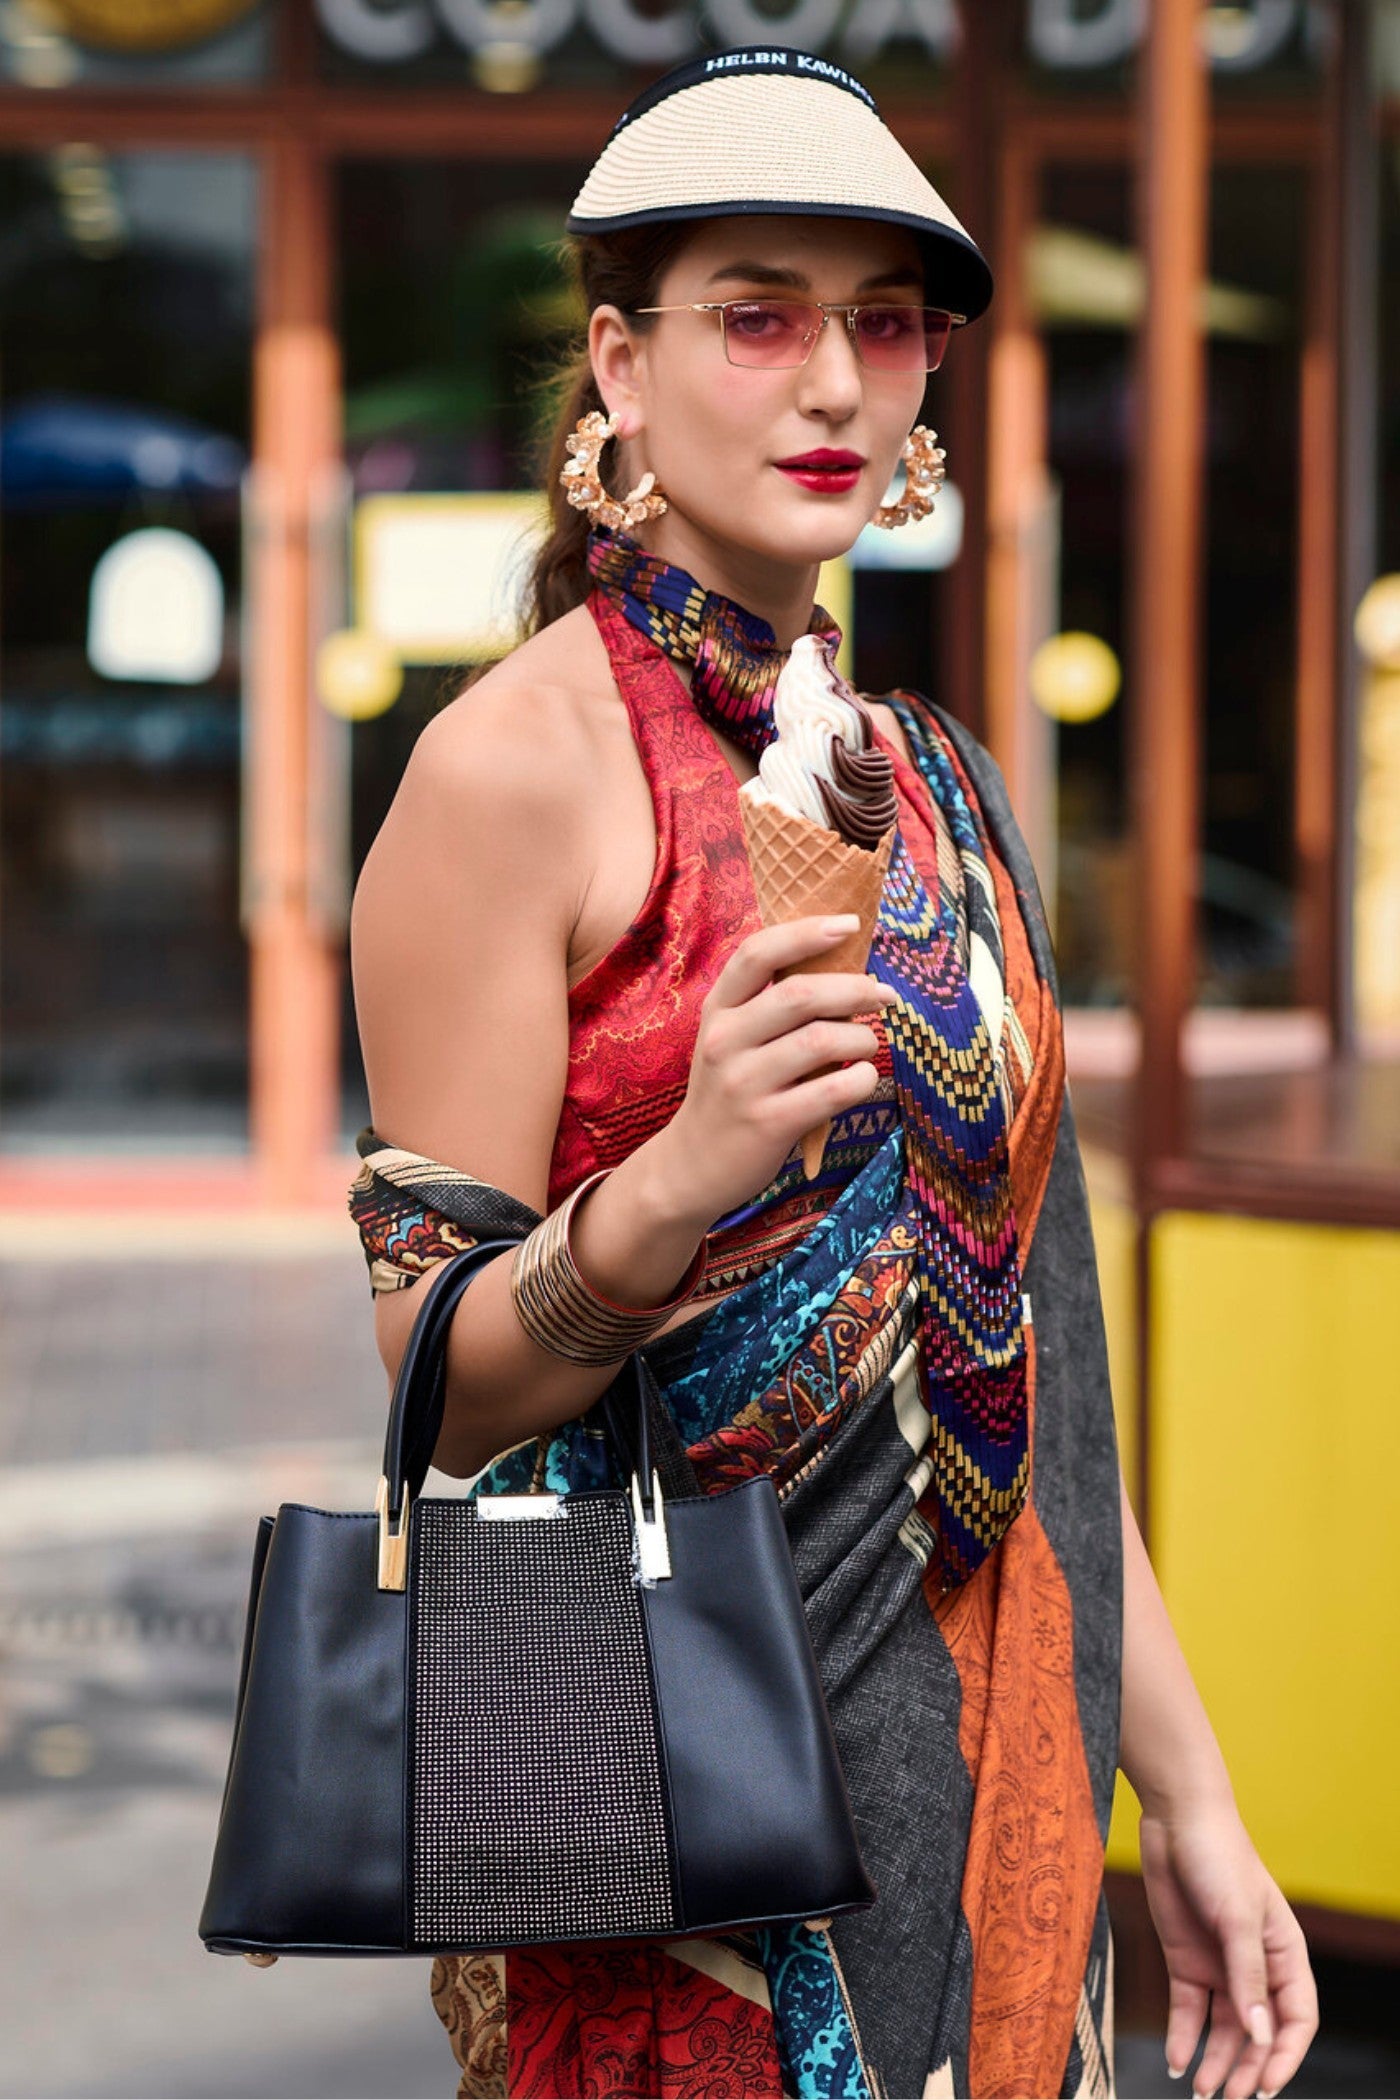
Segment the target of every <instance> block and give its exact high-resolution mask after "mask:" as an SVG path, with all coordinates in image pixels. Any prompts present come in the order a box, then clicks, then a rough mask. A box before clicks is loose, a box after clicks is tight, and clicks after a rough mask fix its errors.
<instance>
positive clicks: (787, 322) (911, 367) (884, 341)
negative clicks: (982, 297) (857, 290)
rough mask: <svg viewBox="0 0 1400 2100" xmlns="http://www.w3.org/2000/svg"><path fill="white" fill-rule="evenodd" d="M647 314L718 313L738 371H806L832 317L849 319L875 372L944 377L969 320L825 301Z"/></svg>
mask: <svg viewBox="0 0 1400 2100" xmlns="http://www.w3.org/2000/svg"><path fill="white" fill-rule="evenodd" d="M632 311H633V312H634V313H639V314H687V313H689V314H718V315H719V325H720V334H721V337H722V338H723V342H724V354H725V356H726V357H727V358H728V360H729V362H730V364H731V365H753V366H759V367H762V368H765V369H767V370H770V371H772V370H776V369H779V368H784V367H788V366H792V365H805V364H806V362H807V360H808V358H809V357H810V356H811V354H812V349H813V346H814V344H815V343H816V340H817V337H818V336H819V335H820V334H821V332H822V329H823V328H824V327H825V326H826V323H827V321H828V319H829V318H830V316H831V315H832V314H844V315H845V317H846V328H847V332H848V333H849V335H850V338H851V342H852V343H853V345H854V346H855V353H856V356H857V357H858V358H859V359H860V361H861V363H862V364H863V365H865V366H866V367H868V369H869V370H871V371H873V372H936V371H937V370H938V367H939V365H940V364H941V363H942V362H943V352H944V351H945V350H946V349H947V347H948V337H949V336H950V335H951V333H952V331H953V329H954V328H960V327H962V326H963V325H964V324H965V322H966V320H967V315H966V314H950V313H945V312H944V310H943V308H942V307H941V306H832V305H828V304H827V303H826V302H825V301H824V300H819V301H814V302H812V303H811V304H808V303H807V302H806V301H804V300H798V299H722V300H717V299H711V300H694V301H692V302H691V303H690V304H689V305H686V306H638V307H634V308H633V309H632Z"/></svg>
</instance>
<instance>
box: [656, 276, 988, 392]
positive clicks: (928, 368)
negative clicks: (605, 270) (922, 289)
mask: <svg viewBox="0 0 1400 2100" xmlns="http://www.w3.org/2000/svg"><path fill="white" fill-rule="evenodd" d="M893 303H895V302H892V301H891V300H889V299H860V300H857V301H855V302H854V303H852V304H837V303H835V302H833V301H831V300H827V299H765V298H763V297H762V296H761V295H760V296H758V297H754V298H748V299H691V300H688V301H685V302H684V303H683V304H681V305H679V306H634V307H633V308H632V309H631V311H632V312H633V313H637V314H718V315H719V317H720V323H719V333H720V341H721V342H722V343H723V345H724V355H725V358H726V360H727V362H728V363H730V364H734V363H735V360H734V359H733V358H732V357H730V355H729V330H728V328H727V326H726V324H725V320H724V313H725V309H726V307H730V306H805V307H807V308H808V309H809V311H810V309H811V308H812V307H816V308H818V309H819V311H820V313H821V320H820V321H819V322H818V324H817V326H816V327H815V328H814V329H813V330H812V333H811V335H810V336H809V337H808V338H807V344H806V348H805V349H804V351H803V353H802V355H801V357H799V358H798V360H797V363H796V364H795V365H740V366H739V368H738V369H739V370H740V371H749V372H762V371H768V372H800V371H801V369H802V367H803V365H805V364H806V363H807V361H808V360H809V358H810V357H811V355H812V352H813V350H815V348H816V346H817V338H818V337H819V336H820V334H821V332H822V330H823V328H825V326H826V324H827V322H828V321H829V320H830V318H831V316H832V315H833V314H844V315H845V316H846V333H847V335H848V336H849V337H850V339H851V348H852V349H853V350H854V351H855V354H856V359H857V362H858V363H859V364H860V365H861V367H862V369H863V370H865V371H867V372H871V371H876V372H878V371H880V370H882V369H884V368H883V367H881V366H879V365H867V364H866V362H865V359H864V358H863V357H862V356H861V354H860V339H859V337H858V336H857V335H856V328H855V316H856V315H857V314H859V313H878V312H883V311H884V310H886V309H887V308H888V307H890V306H891V305H892V304H893ZM913 311H914V312H916V313H931V314H947V316H948V319H949V321H950V322H951V323H952V327H950V328H949V330H948V336H949V339H951V337H952V333H953V329H954V328H965V327H966V326H967V315H966V314H955V313H953V312H951V311H950V310H949V308H948V307H946V306H918V307H915V308H914V309H913ZM947 347H948V345H947V343H946V342H945V343H944V345H943V348H944V350H945V351H946V349H947ZM942 362H943V359H942V357H940V358H939V360H938V364H936V365H925V366H924V371H925V374H927V373H929V372H936V371H937V370H938V369H939V366H941V364H942ZM914 369H915V368H914V367H913V366H912V365H911V367H910V370H911V371H912V370H914Z"/></svg>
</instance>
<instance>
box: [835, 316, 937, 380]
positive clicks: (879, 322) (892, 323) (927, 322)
mask: <svg viewBox="0 0 1400 2100" xmlns="http://www.w3.org/2000/svg"><path fill="white" fill-rule="evenodd" d="M952 326H953V318H952V315H951V314H946V313H944V312H942V311H941V309H940V308H938V307H936V306H866V307H862V309H861V311H860V312H859V313H858V314H857V316H856V338H857V341H858V342H859V344H860V354H861V358H862V360H863V361H864V362H865V363H866V364H867V365H869V366H871V367H872V368H873V369H875V370H877V371H885V372H933V371H936V370H937V368H938V366H939V365H940V364H941V363H942V361H943V352H944V351H945V349H946V348H947V347H948V337H949V334H950V332H951V330H952Z"/></svg>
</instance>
